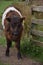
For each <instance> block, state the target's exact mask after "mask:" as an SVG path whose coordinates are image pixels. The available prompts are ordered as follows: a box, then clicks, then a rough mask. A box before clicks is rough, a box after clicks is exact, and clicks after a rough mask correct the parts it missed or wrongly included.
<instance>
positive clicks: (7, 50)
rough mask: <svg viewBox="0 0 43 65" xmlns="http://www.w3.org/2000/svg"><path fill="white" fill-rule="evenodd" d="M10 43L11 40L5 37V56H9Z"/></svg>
mask: <svg viewBox="0 0 43 65" xmlns="http://www.w3.org/2000/svg"><path fill="white" fill-rule="evenodd" d="M11 45H12V42H11V41H10V40H8V39H7V49H6V56H9V52H10V47H11Z"/></svg>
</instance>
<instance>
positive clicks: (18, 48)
mask: <svg viewBox="0 0 43 65" xmlns="http://www.w3.org/2000/svg"><path fill="white" fill-rule="evenodd" d="M16 48H17V57H18V59H21V58H22V56H21V53H20V41H18V42H16Z"/></svg>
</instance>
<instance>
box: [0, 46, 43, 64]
mask: <svg viewBox="0 0 43 65" xmlns="http://www.w3.org/2000/svg"><path fill="white" fill-rule="evenodd" d="M5 50H6V47H3V46H1V45H0V62H2V63H3V64H9V65H43V64H41V63H40V62H36V61H35V60H33V59H30V58H27V57H24V56H23V58H22V59H20V60H18V59H17V57H16V56H17V55H16V50H15V48H11V49H10V57H6V56H5Z"/></svg>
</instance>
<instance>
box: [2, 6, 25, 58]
mask: <svg viewBox="0 0 43 65" xmlns="http://www.w3.org/2000/svg"><path fill="white" fill-rule="evenodd" d="M24 19H25V17H23V16H22V15H21V12H20V11H19V10H18V9H16V8H15V7H14V6H12V7H8V8H7V9H6V10H5V12H4V13H3V15H2V26H3V29H4V32H5V37H6V41H7V49H6V56H9V51H10V47H11V45H12V41H15V42H16V48H17V51H18V52H17V57H18V59H20V58H22V57H21V53H20V39H21V35H22V31H23V25H22V22H23V20H24Z"/></svg>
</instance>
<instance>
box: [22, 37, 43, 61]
mask: <svg viewBox="0 0 43 65" xmlns="http://www.w3.org/2000/svg"><path fill="white" fill-rule="evenodd" d="M21 53H22V54H23V55H26V56H27V57H31V58H34V59H35V60H38V61H41V62H43V47H40V46H37V45H36V44H35V43H34V44H33V42H32V41H30V40H29V38H24V39H23V40H22V41H21Z"/></svg>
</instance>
